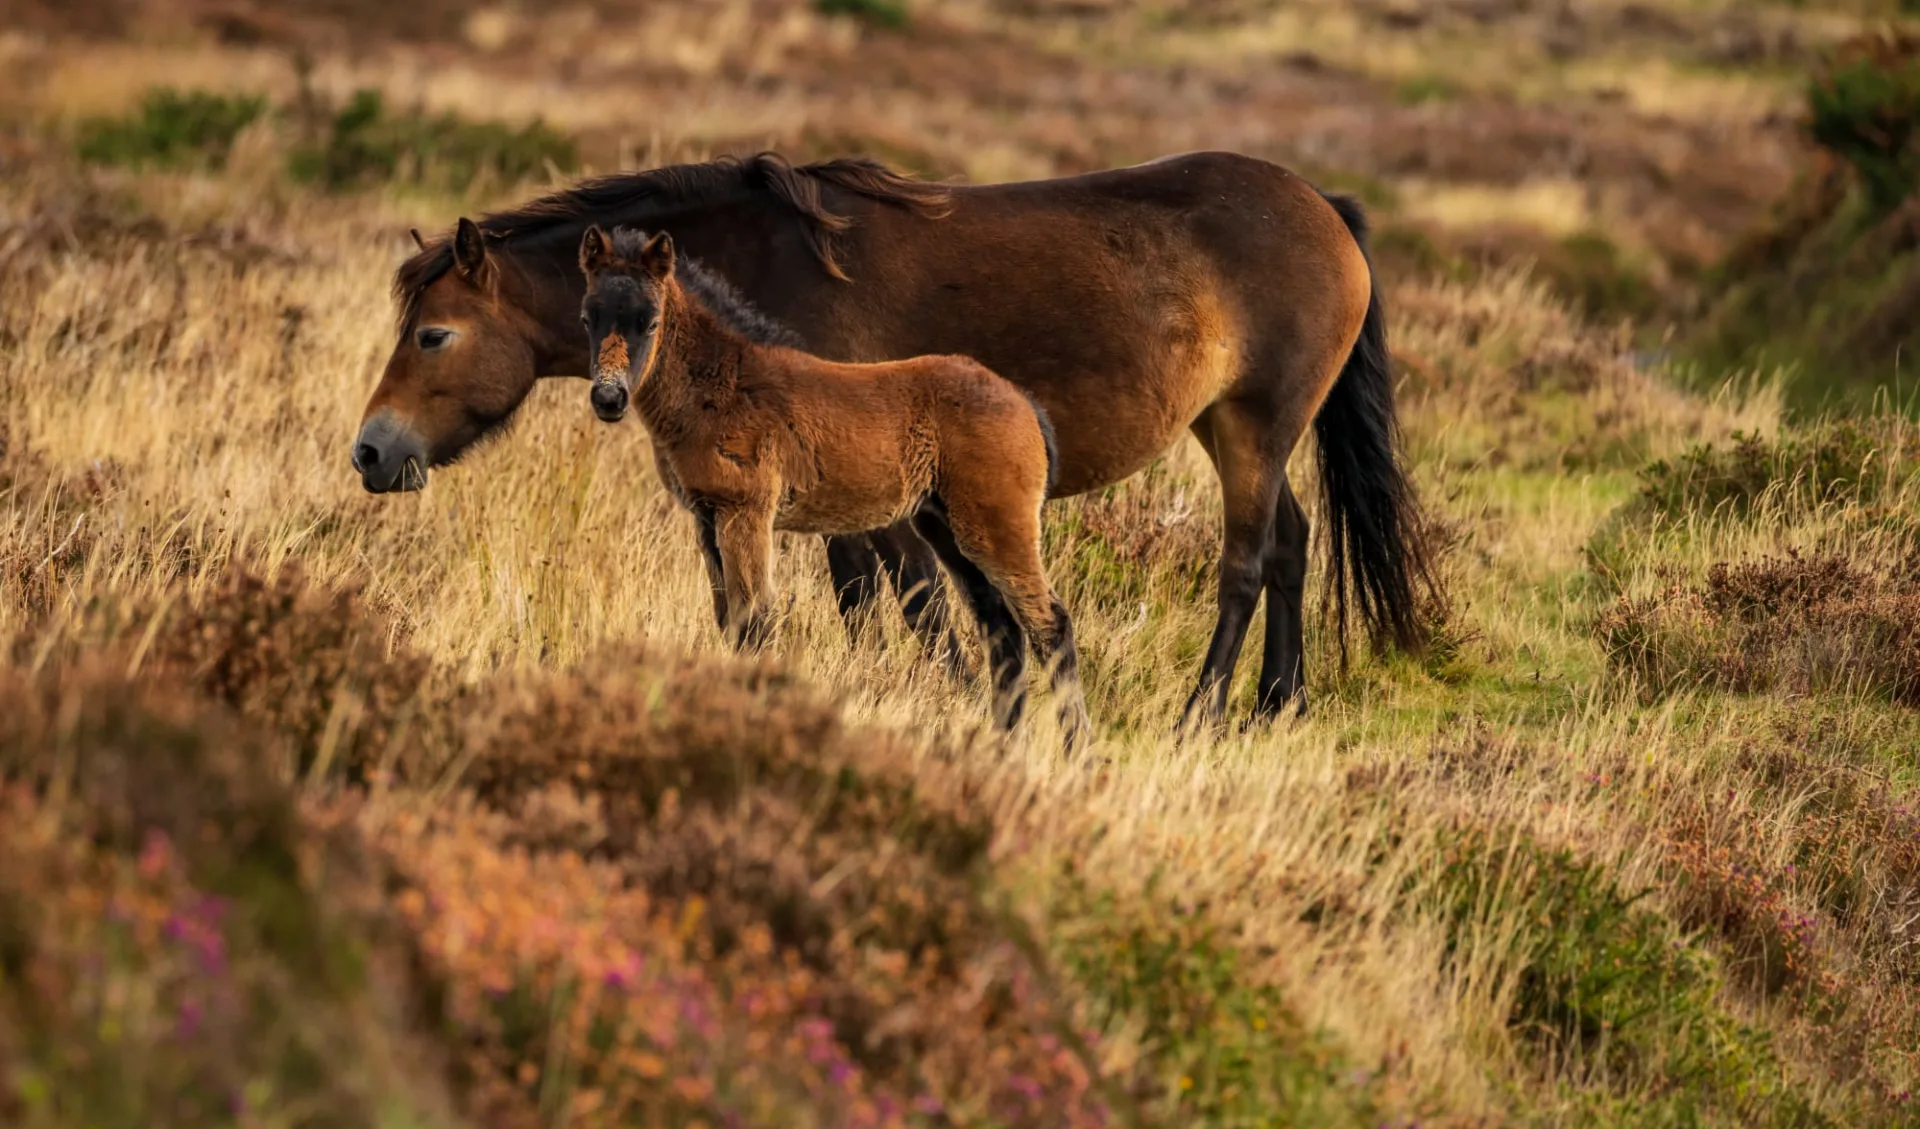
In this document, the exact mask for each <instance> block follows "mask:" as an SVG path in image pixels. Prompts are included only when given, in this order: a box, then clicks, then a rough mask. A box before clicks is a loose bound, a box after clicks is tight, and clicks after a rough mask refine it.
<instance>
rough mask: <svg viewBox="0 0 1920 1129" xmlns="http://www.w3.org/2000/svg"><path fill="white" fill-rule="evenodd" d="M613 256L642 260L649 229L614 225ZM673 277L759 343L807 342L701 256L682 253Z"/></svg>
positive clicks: (790, 344) (796, 345)
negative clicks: (699, 257) (749, 297)
mask: <svg viewBox="0 0 1920 1129" xmlns="http://www.w3.org/2000/svg"><path fill="white" fill-rule="evenodd" d="M612 240H613V255H614V258H616V259H618V260H620V261H622V262H625V263H629V264H635V263H638V262H639V261H640V249H641V248H643V247H645V246H646V245H647V233H646V232H644V231H638V230H635V229H634V228H631V227H621V228H615V229H614V231H613V236H612ZM636 269H637V268H636ZM673 276H674V278H676V279H678V280H679V281H680V286H681V288H682V289H684V290H685V291H686V292H687V293H688V295H689V296H690V297H692V298H693V300H694V301H696V302H698V303H700V304H701V305H702V306H705V307H706V308H707V309H708V310H711V311H712V312H713V315H714V316H715V317H717V318H719V319H720V320H721V322H722V323H724V324H725V325H726V326H727V328H729V329H731V330H733V331H734V332H735V333H738V334H739V335H740V336H742V337H744V338H746V339H747V340H749V341H751V342H753V343H754V344H756V345H780V346H784V347H786V348H788V349H801V348H805V347H806V342H805V341H803V340H801V338H800V334H798V333H797V332H795V331H794V329H793V327H792V326H790V325H788V324H786V323H785V322H783V321H780V320H779V319H777V318H774V317H771V316H769V315H768V314H766V313H765V312H764V311H762V310H761V309H760V307H758V306H756V305H754V304H753V303H752V302H749V301H747V299H746V296H745V295H743V294H741V293H740V292H739V291H738V290H735V289H734V288H733V284H732V283H730V282H728V281H727V280H726V279H724V278H722V277H720V276H719V275H718V274H715V273H714V272H713V271H712V270H711V269H709V268H708V266H707V265H706V264H705V263H703V262H701V261H700V260H698V259H690V258H687V257H685V256H684V255H683V256H680V257H679V261H678V262H677V263H676V264H675V265H674V268H673Z"/></svg>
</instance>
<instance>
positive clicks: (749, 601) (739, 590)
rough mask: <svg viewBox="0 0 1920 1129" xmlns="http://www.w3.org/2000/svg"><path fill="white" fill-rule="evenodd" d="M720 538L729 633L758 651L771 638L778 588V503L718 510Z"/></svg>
mask: <svg viewBox="0 0 1920 1129" xmlns="http://www.w3.org/2000/svg"><path fill="white" fill-rule="evenodd" d="M714 534H715V541H716V543H717V545H718V547H719V551H720V561H721V565H720V567H721V571H722V573H723V574H724V577H725V584H726V595H727V636H728V639H729V641H731V642H732V643H733V645H734V646H735V647H738V648H742V649H746V650H758V649H759V648H760V647H762V646H764V645H765V644H766V641H767V635H768V633H769V631H768V629H769V626H770V622H771V616H770V615H769V613H768V604H769V598H770V597H771V595H772V589H773V507H772V506H769V505H758V504H752V503H749V504H746V505H737V506H731V507H728V508H727V509H724V510H720V511H718V512H717V513H715V515H714Z"/></svg>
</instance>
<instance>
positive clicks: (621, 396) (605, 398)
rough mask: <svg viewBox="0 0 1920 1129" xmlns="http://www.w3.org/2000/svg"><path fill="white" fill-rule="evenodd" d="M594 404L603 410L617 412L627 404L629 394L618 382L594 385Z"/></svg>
mask: <svg viewBox="0 0 1920 1129" xmlns="http://www.w3.org/2000/svg"><path fill="white" fill-rule="evenodd" d="M593 406H594V407H596V408H599V409H600V410H601V411H603V412H617V411H620V410H621V409H622V408H625V407H626V406H627V394H626V391H625V390H624V389H622V388H621V387H620V386H619V385H617V384H596V385H594V386H593Z"/></svg>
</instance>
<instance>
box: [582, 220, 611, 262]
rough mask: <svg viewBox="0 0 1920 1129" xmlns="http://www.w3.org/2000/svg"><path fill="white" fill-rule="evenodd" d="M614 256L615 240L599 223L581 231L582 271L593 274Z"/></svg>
mask: <svg viewBox="0 0 1920 1129" xmlns="http://www.w3.org/2000/svg"><path fill="white" fill-rule="evenodd" d="M612 257H613V241H612V240H611V239H608V238H607V233H606V232H605V231H604V230H602V229H601V227H600V225H599V224H597V223H596V224H589V225H587V230H585V231H583V232H581V233H580V273H581V274H592V273H593V272H594V271H597V270H599V269H600V268H601V267H604V266H606V265H607V262H608V260H610V259H611V258H612Z"/></svg>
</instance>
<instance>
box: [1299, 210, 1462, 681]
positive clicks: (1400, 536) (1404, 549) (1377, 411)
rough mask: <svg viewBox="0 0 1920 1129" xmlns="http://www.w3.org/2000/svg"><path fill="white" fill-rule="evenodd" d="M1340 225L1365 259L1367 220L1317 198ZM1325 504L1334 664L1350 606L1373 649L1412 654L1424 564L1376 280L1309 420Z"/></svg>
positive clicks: (1426, 581) (1420, 638) (1429, 580)
mask: <svg viewBox="0 0 1920 1129" xmlns="http://www.w3.org/2000/svg"><path fill="white" fill-rule="evenodd" d="M1321 196H1323V197H1324V198H1325V199H1326V201H1327V203H1329V204H1332V205H1333V209H1334V211H1336V212H1339V213H1340V218H1341V219H1342V220H1344V221H1346V225H1347V230H1348V231H1350V232H1352V233H1353V238H1354V242H1356V243H1358V244H1359V245H1360V253H1361V255H1363V256H1365V257H1366V259H1367V267H1368V270H1369V271H1371V270H1372V267H1373V258H1372V256H1371V255H1369V254H1368V252H1367V217H1366V213H1365V212H1363V211H1362V210H1361V208H1360V204H1359V202H1358V201H1356V200H1354V199H1353V198H1352V197H1350V196H1336V195H1330V194H1328V193H1324V192H1323V193H1321ZM1313 429H1314V439H1315V446H1316V447H1318V448H1319V453H1320V488H1321V493H1322V495H1323V496H1324V498H1325V506H1326V513H1327V530H1328V534H1329V536H1328V545H1329V548H1330V555H1331V561H1330V563H1331V565H1332V567H1331V568H1330V569H1328V572H1327V583H1328V584H1329V585H1330V587H1331V588H1332V595H1333V613H1334V620H1335V626H1336V628H1337V638H1338V639H1339V640H1340V658H1341V661H1342V662H1343V663H1344V662H1345V661H1346V656H1347V607H1348V601H1349V599H1351V600H1352V601H1353V602H1354V603H1357V604H1358V605H1359V608H1360V615H1361V618H1363V619H1364V620H1365V621H1366V624H1367V629H1368V631H1369V632H1370V633H1371V634H1372V636H1373V639H1374V642H1375V644H1376V645H1378V644H1379V643H1381V642H1382V641H1383V640H1389V639H1390V640H1391V641H1392V642H1393V643H1394V644H1396V645H1398V646H1399V647H1400V648H1401V649H1403V650H1406V651H1411V652H1418V651H1419V650H1421V649H1422V647H1423V646H1424V645H1425V643H1426V629H1425V625H1424V624H1423V623H1422V622H1421V618H1420V615H1419V611H1418V608H1417V607H1416V596H1415V586H1416V584H1418V585H1421V586H1424V587H1425V588H1426V589H1427V590H1428V591H1429V592H1432V591H1434V580H1433V575H1432V573H1431V571H1430V569H1429V567H1428V552H1427V544H1426V529H1425V523H1424V521H1423V519H1422V517H1421V514H1420V509H1419V504H1418V502H1417V501H1416V500H1415V498H1414V493H1413V484H1412V483H1411V482H1410V481H1408V479H1407V475H1406V470H1405V468H1404V467H1403V466H1402V465H1401V462H1400V452H1399V439H1400V435H1399V425H1398V423H1397V421H1396V420H1395V418H1394V407H1393V377H1392V374H1391V373H1390V372H1389V371H1388V368H1387V319H1386V311H1385V310H1384V308H1383V307H1382V303H1381V298H1380V279H1379V277H1378V276H1375V277H1374V279H1373V293H1372V295H1371V296H1370V298H1369V300H1368V302H1367V316H1366V320H1365V321H1364V322H1363V323H1362V324H1361V327H1360V339H1359V340H1358V341H1356V342H1355V343H1354V346H1353V352H1352V353H1351V354H1349V355H1348V357H1347V363H1346V367H1345V368H1343V369H1341V370H1340V377H1339V379H1338V380H1337V381H1335V382H1334V385H1333V388H1332V389H1331V390H1330V391H1329V392H1328V393H1327V399H1326V402H1325V403H1324V404H1323V405H1321V408H1320V414H1319V415H1318V416H1317V417H1315V419H1314V421H1313Z"/></svg>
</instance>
